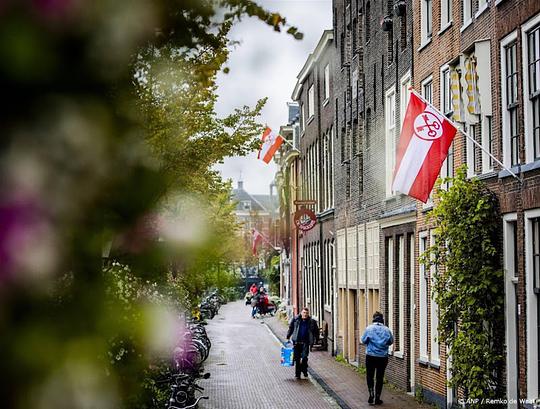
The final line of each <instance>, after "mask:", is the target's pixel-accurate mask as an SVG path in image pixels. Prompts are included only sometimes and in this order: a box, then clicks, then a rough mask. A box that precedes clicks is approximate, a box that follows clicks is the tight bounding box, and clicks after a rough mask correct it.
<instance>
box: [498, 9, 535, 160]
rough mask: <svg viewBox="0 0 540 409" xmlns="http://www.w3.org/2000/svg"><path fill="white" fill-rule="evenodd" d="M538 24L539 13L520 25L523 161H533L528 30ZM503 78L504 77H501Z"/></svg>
mask: <svg viewBox="0 0 540 409" xmlns="http://www.w3.org/2000/svg"><path fill="white" fill-rule="evenodd" d="M538 24H540V13H539V14H537V15H536V16H535V17H533V18H532V19H530V20H529V21H527V22H526V23H525V24H523V26H522V27H521V45H522V50H521V55H522V59H523V63H522V68H523V72H522V75H523V117H524V125H525V127H524V135H525V162H526V163H529V162H533V161H534V141H533V112H532V103H531V100H530V99H529V58H528V57H529V53H528V39H527V35H528V34H529V32H530V31H531V30H532V29H533V28H536V26H537V25H538ZM502 78H504V77H502Z"/></svg>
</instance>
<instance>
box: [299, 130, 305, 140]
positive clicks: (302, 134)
mask: <svg viewBox="0 0 540 409" xmlns="http://www.w3.org/2000/svg"><path fill="white" fill-rule="evenodd" d="M305 134H306V130H305V129H302V132H300V138H303V137H304V135H305Z"/></svg>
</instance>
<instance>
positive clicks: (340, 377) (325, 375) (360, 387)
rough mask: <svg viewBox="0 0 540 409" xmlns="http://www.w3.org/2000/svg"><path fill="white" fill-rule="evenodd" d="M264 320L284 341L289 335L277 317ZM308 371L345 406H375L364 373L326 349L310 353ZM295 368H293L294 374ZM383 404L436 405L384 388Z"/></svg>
mask: <svg viewBox="0 0 540 409" xmlns="http://www.w3.org/2000/svg"><path fill="white" fill-rule="evenodd" d="M264 323H265V324H266V325H267V326H268V327H269V329H270V330H271V331H272V332H273V333H274V335H276V336H277V337H278V338H279V339H280V340H281V341H282V342H283V341H285V336H286V335H287V326H286V324H285V323H283V322H282V321H280V320H278V319H277V318H276V317H272V318H265V319H264ZM308 371H309V374H310V375H311V376H312V377H313V379H314V380H316V381H317V382H318V383H319V384H320V385H321V387H322V388H323V389H324V390H325V391H326V392H327V393H328V394H329V395H330V396H332V397H333V398H334V399H335V400H336V402H337V403H338V404H339V405H340V406H341V407H342V408H344V409H349V408H350V409H353V408H354V409H364V408H365V409H367V408H373V406H371V405H369V404H368V403H367V399H368V390H367V385H366V377H365V375H361V374H359V373H358V372H356V371H355V370H354V369H353V368H351V367H349V366H347V365H344V364H340V363H339V362H336V360H335V359H334V357H332V356H331V355H330V354H329V353H328V352H326V351H313V352H311V353H310V354H309V370H308ZM292 376H293V372H292V370H291V377H292ZM381 398H382V400H383V402H384V404H383V405H382V406H377V407H382V408H388V409H404V408H418V409H428V408H429V409H433V407H432V406H429V405H426V404H419V403H418V402H416V401H415V400H414V398H413V397H412V396H409V395H407V394H406V393H405V392H400V391H396V390H393V389H390V388H389V387H388V386H387V385H385V387H384V388H383V392H382V396H381Z"/></svg>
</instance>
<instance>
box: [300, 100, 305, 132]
mask: <svg viewBox="0 0 540 409" xmlns="http://www.w3.org/2000/svg"><path fill="white" fill-rule="evenodd" d="M305 105H306V104H301V105H300V110H301V111H302V133H304V131H305V130H306V107H305Z"/></svg>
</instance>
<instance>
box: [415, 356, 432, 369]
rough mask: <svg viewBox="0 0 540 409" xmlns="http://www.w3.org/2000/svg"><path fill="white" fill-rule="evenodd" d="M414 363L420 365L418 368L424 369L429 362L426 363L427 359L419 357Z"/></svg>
mask: <svg viewBox="0 0 540 409" xmlns="http://www.w3.org/2000/svg"><path fill="white" fill-rule="evenodd" d="M416 362H417V363H418V365H420V366H425V367H426V368H427V367H428V366H429V362H428V358H427V357H423V356H421V357H420V358H418V359H417V360H416Z"/></svg>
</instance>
